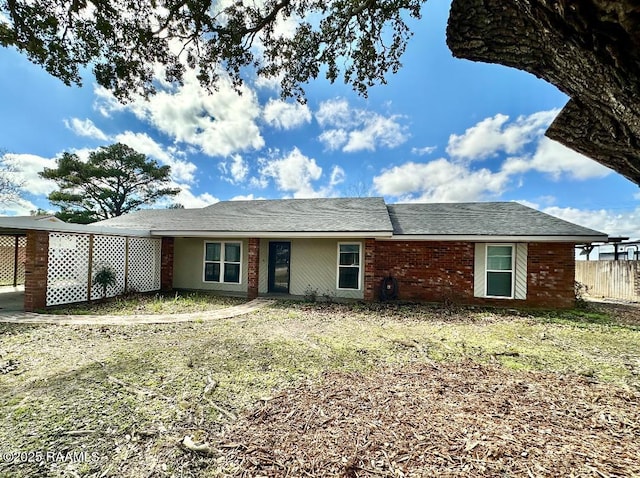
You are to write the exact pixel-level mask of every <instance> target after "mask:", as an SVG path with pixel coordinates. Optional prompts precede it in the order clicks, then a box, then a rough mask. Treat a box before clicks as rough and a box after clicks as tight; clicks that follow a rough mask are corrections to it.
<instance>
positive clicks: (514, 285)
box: [484, 242, 517, 299]
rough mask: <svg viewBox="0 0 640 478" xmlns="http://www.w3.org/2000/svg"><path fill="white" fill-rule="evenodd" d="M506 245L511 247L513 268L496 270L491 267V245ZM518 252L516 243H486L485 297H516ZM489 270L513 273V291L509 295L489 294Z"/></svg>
mask: <svg viewBox="0 0 640 478" xmlns="http://www.w3.org/2000/svg"><path fill="white" fill-rule="evenodd" d="M494 246H499V247H504V246H508V247H510V248H511V269H509V270H508V271H507V270H504V269H503V270H496V269H489V247H494ZM516 253H517V248H516V245H515V244H514V243H504V242H498V243H486V244H485V248H484V297H486V298H488V299H514V298H515V288H516ZM489 272H509V273H510V274H511V291H510V294H511V295H509V296H506V295H489Z"/></svg>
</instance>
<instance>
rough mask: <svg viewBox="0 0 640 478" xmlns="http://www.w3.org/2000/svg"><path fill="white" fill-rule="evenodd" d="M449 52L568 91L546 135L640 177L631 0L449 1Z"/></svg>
mask: <svg viewBox="0 0 640 478" xmlns="http://www.w3.org/2000/svg"><path fill="white" fill-rule="evenodd" d="M447 44H448V45H449V48H450V49H451V51H452V52H453V54H454V56H457V57H461V58H466V59H469V60H474V61H483V62H488V63H500V64H502V65H506V66H511V67H514V68H518V69H521V70H524V71H528V72H529V73H532V74H534V75H536V76H537V77H539V78H542V79H544V80H546V81H548V82H550V83H552V84H554V85H555V86H557V87H558V88H559V89H560V90H561V91H563V92H564V93H566V94H567V95H569V96H570V97H571V100H570V101H569V103H568V104H567V105H566V106H565V108H564V109H563V110H562V112H561V113H560V115H559V116H558V117H557V118H556V120H555V121H554V122H553V124H552V125H551V126H550V127H549V129H548V130H547V133H546V134H547V136H549V137H550V138H552V139H554V140H556V141H559V142H561V143H563V144H565V145H566V146H568V147H570V148H572V149H575V150H577V151H579V152H580V153H582V154H584V155H586V156H589V157H591V158H593V159H595V160H596V161H598V162H600V163H602V164H604V165H605V166H607V167H609V168H612V169H613V170H615V171H617V172H619V173H620V174H622V175H624V176H626V177H627V178H628V179H630V180H631V181H633V182H635V183H636V184H640V147H639V146H640V6H637V4H636V2H635V1H633V0H618V1H611V0H584V1H580V2H575V1H571V0H508V1H505V0H453V3H452V6H451V13H450V17H449V25H448V28H447Z"/></svg>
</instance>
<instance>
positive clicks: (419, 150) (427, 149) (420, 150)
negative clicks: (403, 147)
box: [411, 146, 438, 156]
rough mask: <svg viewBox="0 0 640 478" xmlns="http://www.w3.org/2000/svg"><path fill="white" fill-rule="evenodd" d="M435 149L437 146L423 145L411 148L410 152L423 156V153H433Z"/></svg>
mask: <svg viewBox="0 0 640 478" xmlns="http://www.w3.org/2000/svg"><path fill="white" fill-rule="evenodd" d="M436 149H438V147H437V146H424V147H422V148H411V154H417V155H418V156H424V155H427V154H431V153H433V152H434V151H435V150H436Z"/></svg>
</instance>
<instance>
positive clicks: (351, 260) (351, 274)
mask: <svg viewBox="0 0 640 478" xmlns="http://www.w3.org/2000/svg"><path fill="white" fill-rule="evenodd" d="M338 289H356V290H357V289H360V244H358V243H356V244H338Z"/></svg>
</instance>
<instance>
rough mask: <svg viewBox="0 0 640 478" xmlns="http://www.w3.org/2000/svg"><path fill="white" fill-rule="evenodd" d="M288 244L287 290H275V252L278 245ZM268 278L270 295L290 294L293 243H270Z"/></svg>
mask: <svg viewBox="0 0 640 478" xmlns="http://www.w3.org/2000/svg"><path fill="white" fill-rule="evenodd" d="M281 244H286V245H287V246H288V250H289V254H288V257H287V290H286V291H282V290H274V285H275V275H276V274H275V266H276V260H275V251H276V248H275V246H276V245H281ZM267 269H268V276H267V292H268V293H270V294H289V291H290V290H291V241H269V262H268V264H267Z"/></svg>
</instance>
